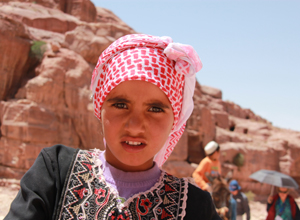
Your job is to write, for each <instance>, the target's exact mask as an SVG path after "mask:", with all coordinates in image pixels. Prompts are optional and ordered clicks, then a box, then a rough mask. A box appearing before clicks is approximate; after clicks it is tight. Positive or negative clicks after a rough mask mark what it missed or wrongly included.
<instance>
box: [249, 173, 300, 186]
mask: <svg viewBox="0 0 300 220" xmlns="http://www.w3.org/2000/svg"><path fill="white" fill-rule="evenodd" d="M250 178H251V179H254V180H257V181H259V182H261V183H267V184H270V185H273V186H278V187H285V188H295V189H298V187H299V186H298V184H297V182H296V181H295V180H294V179H293V178H292V177H290V176H288V175H286V174H283V173H280V172H277V171H275V170H259V171H257V172H255V173H252V174H251V175H250Z"/></svg>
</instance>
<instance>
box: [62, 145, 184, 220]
mask: <svg viewBox="0 0 300 220" xmlns="http://www.w3.org/2000/svg"><path fill="white" fill-rule="evenodd" d="M99 153H100V151H98V150H95V151H83V150H80V151H79V152H78V154H77V156H76V159H75V161H74V164H73V167H72V170H71V174H70V176H69V177H68V178H69V179H68V182H67V185H66V190H65V192H64V194H63V195H62V196H63V197H62V206H61V210H60V214H59V217H58V219H64V220H67V219H88V220H91V219H111V220H114V219H115V220H119V219H126V220H129V219H143V220H156V219H168V220H171V219H183V217H184V216H185V208H186V200H187V187H188V182H187V180H185V179H179V178H176V177H174V176H171V175H169V174H167V173H165V172H163V173H162V176H161V178H160V180H159V182H158V183H156V184H155V185H154V186H153V187H152V188H151V189H150V190H148V191H146V192H144V193H142V194H138V195H135V196H133V197H131V198H129V199H128V200H127V201H126V202H125V203H124V204H122V203H121V200H120V199H119V198H118V193H117V192H116V191H115V190H114V189H113V188H112V187H110V186H109V185H108V184H107V183H106V181H105V178H104V176H103V174H102V169H101V161H100V159H99Z"/></svg>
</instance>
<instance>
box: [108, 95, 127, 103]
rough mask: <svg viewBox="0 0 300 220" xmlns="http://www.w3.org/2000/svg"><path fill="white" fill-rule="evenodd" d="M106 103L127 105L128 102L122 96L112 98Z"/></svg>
mask: <svg viewBox="0 0 300 220" xmlns="http://www.w3.org/2000/svg"><path fill="white" fill-rule="evenodd" d="M107 101H108V102H123V103H129V100H128V99H126V98H125V97H123V96H116V97H113V98H110V99H108V100H107Z"/></svg>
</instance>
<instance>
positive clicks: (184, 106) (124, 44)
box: [91, 34, 202, 166]
mask: <svg viewBox="0 0 300 220" xmlns="http://www.w3.org/2000/svg"><path fill="white" fill-rule="evenodd" d="M201 68H202V63H201V60H200V58H199V57H198V55H197V53H196V52H195V50H194V49H193V48H192V47H191V46H189V45H184V44H179V43H173V41H172V39H171V38H170V37H156V36H151V35H144V34H133V35H126V36H124V37H121V38H119V39H118V40H116V41H115V42H114V43H112V44H111V45H110V46H109V47H108V48H107V49H106V50H105V51H104V52H103V53H102V54H101V56H100V57H99V60H98V63H97V65H96V67H95V69H94V71H93V76H92V81H91V90H92V92H93V105H94V113H95V115H96V117H97V118H99V119H100V118H101V114H100V112H101V107H102V104H103V102H104V100H105V98H106V96H107V95H108V94H109V92H110V91H111V90H112V89H113V88H115V87H116V86H117V85H119V84H120V83H121V82H124V81H127V80H143V81H147V82H150V83H153V84H154V85H156V86H158V87H159V88H160V89H161V90H162V91H163V92H164V93H165V94H166V95H167V97H168V98H169V101H170V103H171V106H172V110H173V114H174V124H173V128H172V131H171V134H170V135H169V137H168V140H167V141H166V143H165V144H164V146H163V148H162V149H161V150H160V151H159V153H158V154H157V155H156V156H155V159H154V160H155V161H156V162H157V164H158V165H159V166H162V165H163V163H164V162H165V161H166V160H167V158H168V157H169V155H170V154H171V152H172V151H173V149H174V147H175V145H176V144H177V142H178V141H179V139H180V137H181V135H182V134H183V131H184V128H185V124H186V121H187V119H188V118H189V116H190V115H191V113H192V111H193V107H194V104H193V94H194V88H195V83H196V79H195V75H196V72H198V71H200V69H201Z"/></svg>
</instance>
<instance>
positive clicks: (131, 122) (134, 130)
mask: <svg viewBox="0 0 300 220" xmlns="http://www.w3.org/2000/svg"><path fill="white" fill-rule="evenodd" d="M125 129H126V130H127V131H128V132H129V133H130V134H131V135H137V134H140V133H143V132H144V131H145V120H144V118H143V115H142V114H141V113H137V112H132V113H131V114H130V115H129V116H128V119H127V121H126V124H125Z"/></svg>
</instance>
